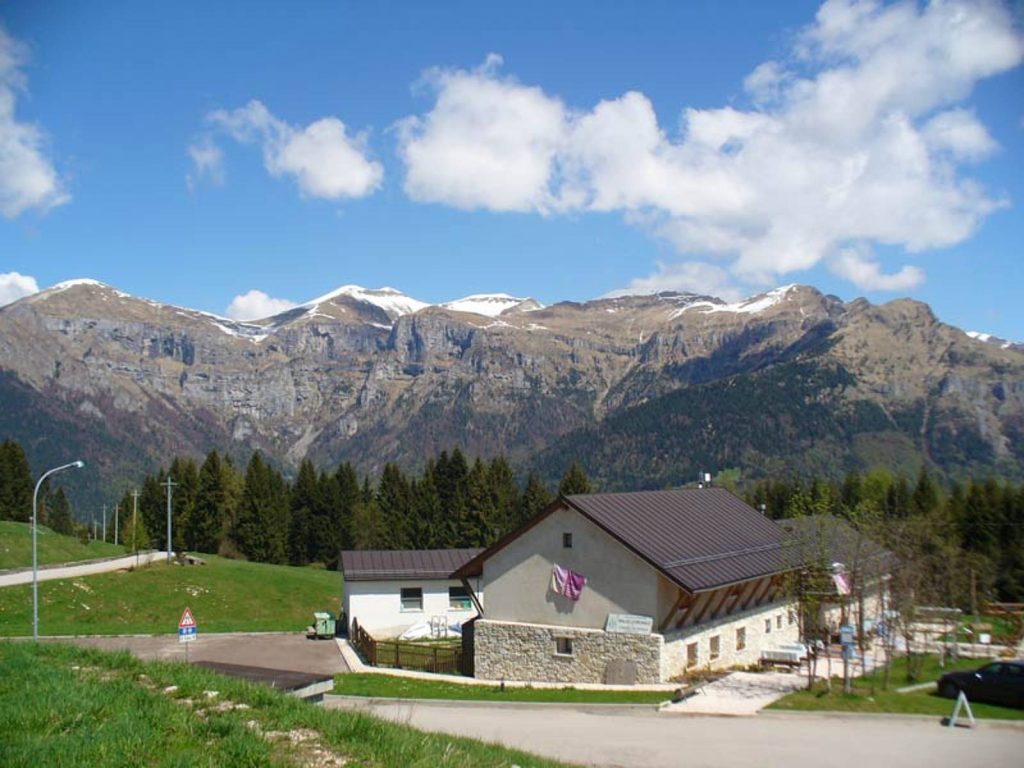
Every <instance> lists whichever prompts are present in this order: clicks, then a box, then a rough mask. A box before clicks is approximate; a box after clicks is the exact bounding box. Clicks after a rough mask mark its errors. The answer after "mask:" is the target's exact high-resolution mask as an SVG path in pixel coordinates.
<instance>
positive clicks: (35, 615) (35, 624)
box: [32, 461, 85, 640]
mask: <svg viewBox="0 0 1024 768" xmlns="http://www.w3.org/2000/svg"><path fill="white" fill-rule="evenodd" d="M84 466H85V462H84V461H72V462H71V463H70V464H62V465H61V466H59V467H54V468H53V469H51V470H48V471H47V472H44V473H43V476H42V477H40V478H39V482H37V483H36V489H35V490H34V491H33V492H32V639H33V640H38V639H39V558H38V555H37V554H36V531H37V529H38V527H39V526H38V523H37V522H36V499H37V498H38V497H39V486H41V485H42V484H43V480H45V479H46V478H48V477H49V476H50V475H52V474H55V473H57V472H60V471H62V470H65V469H81V468H82V467H84Z"/></svg>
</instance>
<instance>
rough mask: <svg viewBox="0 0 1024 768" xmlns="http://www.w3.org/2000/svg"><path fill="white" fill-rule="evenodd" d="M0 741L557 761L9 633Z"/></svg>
mask: <svg viewBox="0 0 1024 768" xmlns="http://www.w3.org/2000/svg"><path fill="white" fill-rule="evenodd" d="M171 686H176V688H173V689H171V688H170V687H171ZM27 691H31V692H32V695H31V696H26V695H25V694H26V692H27ZM207 692H216V694H215V695H209V694H208V693H207ZM0 745H2V748H0V752H2V755H3V758H2V762H3V765H4V766H5V767H7V768H23V767H24V768H35V766H40V765H60V766H65V767H66V768H78V766H82V767H83V768H84V767H86V766H88V767H91V766H97V765H102V766H114V767H117V766H189V767H190V768H203V767H204V766H238V767H240V768H248V767H255V766H272V765H276V766H285V765H290V766H295V765H323V766H332V765H342V764H344V765H346V766H353V767H356V766H374V767H375V768H387V767H388V766H394V767H395V768H421V767H422V768H462V767H463V766H465V767H466V768H473V767H474V766H488V767H490V766H494V767H495V768H511V766H513V765H517V766H521V767H522V768H528V767H529V768H544V767H545V766H551V767H552V768H554V767H555V766H557V765H561V764H559V763H554V762H552V761H548V760H544V759H541V758H538V757H534V756H532V755H528V754H525V753H523V752H516V751H513V750H509V749H505V748H503V747H499V746H495V745H488V744H483V743H480V742H476V741H472V740H469V739H462V738H456V737H450V736H444V735H438V734H427V733H423V732H420V731H415V730H412V729H410V728H406V727H404V726H401V725H396V724H392V723H388V722H385V721H383V720H378V719H375V718H371V717H368V716H366V715H362V714H358V713H351V712H343V711H338V710H331V709H325V708H323V707H317V706H313V705H311V704H308V703H306V702H303V701H300V700H298V699H295V698H292V697H289V696H284V695H282V694H280V693H278V692H277V691H274V690H271V689H270V688H264V687H260V686H257V685H255V684H252V683H247V682H245V681H241V680H234V679H230V678H226V677H222V676H220V675H216V674H214V673H212V672H209V671H207V670H204V669H201V668H197V667H191V666H189V665H186V664H168V663H144V662H141V661H139V660H137V659H135V658H133V657H132V656H130V655H128V654H127V653H120V654H110V653H102V652H99V651H92V650H85V649H81V648H73V647H70V646H66V645H56V644H53V645H51V644H46V645H36V644H32V643H11V642H0Z"/></svg>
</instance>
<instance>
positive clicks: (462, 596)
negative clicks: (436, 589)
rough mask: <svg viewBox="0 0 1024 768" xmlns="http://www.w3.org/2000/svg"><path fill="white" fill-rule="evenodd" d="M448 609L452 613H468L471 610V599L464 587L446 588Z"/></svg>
mask: <svg viewBox="0 0 1024 768" xmlns="http://www.w3.org/2000/svg"><path fill="white" fill-rule="evenodd" d="M448 607H449V608H450V609H451V610H453V611H469V610H471V609H472V608H473V599H472V598H471V597H470V596H469V590H468V589H466V588H465V587H448Z"/></svg>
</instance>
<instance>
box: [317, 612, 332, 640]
mask: <svg viewBox="0 0 1024 768" xmlns="http://www.w3.org/2000/svg"><path fill="white" fill-rule="evenodd" d="M334 624H335V621H334V616H333V615H332V614H330V613H327V612H326V611H317V612H316V613H314V614H313V633H314V634H315V635H316V636H317V637H334Z"/></svg>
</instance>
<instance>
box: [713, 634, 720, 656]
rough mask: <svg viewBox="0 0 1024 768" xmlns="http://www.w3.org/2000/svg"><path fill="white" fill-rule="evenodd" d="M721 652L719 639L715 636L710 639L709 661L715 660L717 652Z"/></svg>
mask: <svg viewBox="0 0 1024 768" xmlns="http://www.w3.org/2000/svg"><path fill="white" fill-rule="evenodd" d="M720 651H721V638H720V637H719V636H718V635H715V636H714V637H712V638H711V659H712V660H714V659H717V658H718V655H719V652H720Z"/></svg>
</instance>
